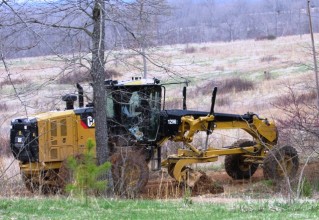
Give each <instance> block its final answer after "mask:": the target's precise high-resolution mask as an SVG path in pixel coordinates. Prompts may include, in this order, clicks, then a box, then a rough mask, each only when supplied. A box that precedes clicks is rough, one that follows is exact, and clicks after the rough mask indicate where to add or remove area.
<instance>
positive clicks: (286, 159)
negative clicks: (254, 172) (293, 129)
mask: <svg viewBox="0 0 319 220" xmlns="http://www.w3.org/2000/svg"><path fill="white" fill-rule="evenodd" d="M263 166H264V177H265V178H266V179H272V180H282V179H284V177H290V178H293V177H294V176H295V175H296V173H297V171H298V167H299V158H298V153H297V151H296V149H295V148H293V147H291V146H283V147H281V148H278V147H276V148H273V149H272V150H271V151H269V152H268V154H267V156H266V157H265V159H264V164H263Z"/></svg>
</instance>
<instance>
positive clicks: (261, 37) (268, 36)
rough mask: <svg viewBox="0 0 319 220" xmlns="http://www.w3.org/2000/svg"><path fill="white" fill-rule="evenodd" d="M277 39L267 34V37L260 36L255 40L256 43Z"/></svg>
mask: <svg viewBox="0 0 319 220" xmlns="http://www.w3.org/2000/svg"><path fill="white" fill-rule="evenodd" d="M276 38H277V37H276V36H275V35H272V34H269V35H266V36H260V37H257V38H256V39H255V40H256V41H258V40H275V39H276Z"/></svg>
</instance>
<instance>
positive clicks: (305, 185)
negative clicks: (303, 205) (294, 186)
mask: <svg viewBox="0 0 319 220" xmlns="http://www.w3.org/2000/svg"><path fill="white" fill-rule="evenodd" d="M300 195H301V196H302V197H307V198H311V197H312V195H313V189H312V186H311V184H310V182H309V181H308V180H307V179H306V178H303V179H302V182H301V186H300Z"/></svg>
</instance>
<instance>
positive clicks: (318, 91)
mask: <svg viewBox="0 0 319 220" xmlns="http://www.w3.org/2000/svg"><path fill="white" fill-rule="evenodd" d="M307 9H308V17H309V27H310V36H311V44H312V55H313V63H314V68H315V71H314V72H315V76H316V90H317V107H318V108H319V81H318V65H317V55H316V47H315V40H314V37H313V30H312V21H311V11H310V0H308V7H307Z"/></svg>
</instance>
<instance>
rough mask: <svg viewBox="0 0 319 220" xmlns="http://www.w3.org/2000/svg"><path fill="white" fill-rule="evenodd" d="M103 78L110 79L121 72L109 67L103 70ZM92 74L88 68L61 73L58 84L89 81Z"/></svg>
mask: <svg viewBox="0 0 319 220" xmlns="http://www.w3.org/2000/svg"><path fill="white" fill-rule="evenodd" d="M104 74H105V79H110V78H112V77H119V76H121V74H120V73H119V72H117V71H116V70H113V69H110V70H105V73H104ZM91 81H92V76H91V74H90V72H89V71H88V70H74V71H71V72H69V73H66V74H63V75H62V76H61V77H60V78H59V79H58V83H59V84H76V83H85V82H91Z"/></svg>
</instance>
